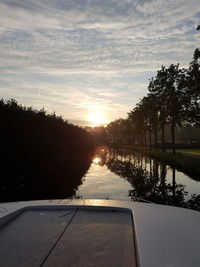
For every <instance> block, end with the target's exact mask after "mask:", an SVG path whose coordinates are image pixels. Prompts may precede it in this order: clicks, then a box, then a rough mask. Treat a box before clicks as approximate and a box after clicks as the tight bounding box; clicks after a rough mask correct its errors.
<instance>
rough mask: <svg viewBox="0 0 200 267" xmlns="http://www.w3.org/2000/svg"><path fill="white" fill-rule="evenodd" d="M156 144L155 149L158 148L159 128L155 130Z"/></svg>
mask: <svg viewBox="0 0 200 267" xmlns="http://www.w3.org/2000/svg"><path fill="white" fill-rule="evenodd" d="M154 145H155V149H156V150H157V149H158V133H157V129H156V130H154Z"/></svg>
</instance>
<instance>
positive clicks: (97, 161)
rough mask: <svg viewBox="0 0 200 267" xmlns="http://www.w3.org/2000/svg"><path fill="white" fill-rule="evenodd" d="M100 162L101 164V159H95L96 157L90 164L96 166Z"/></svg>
mask: <svg viewBox="0 0 200 267" xmlns="http://www.w3.org/2000/svg"><path fill="white" fill-rule="evenodd" d="M100 162H101V158H97V157H96V158H94V159H93V162H92V163H93V164H96V165H98V164H99V163H100Z"/></svg>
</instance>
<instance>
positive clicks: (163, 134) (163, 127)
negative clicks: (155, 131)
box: [162, 123, 166, 152]
mask: <svg viewBox="0 0 200 267" xmlns="http://www.w3.org/2000/svg"><path fill="white" fill-rule="evenodd" d="M162 151H163V152H166V149H165V124H164V123H162Z"/></svg>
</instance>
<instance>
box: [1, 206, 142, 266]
mask: <svg viewBox="0 0 200 267" xmlns="http://www.w3.org/2000/svg"><path fill="white" fill-rule="evenodd" d="M133 233H134V231H133V221H132V214H131V213H130V212H128V211H127V210H126V209H124V210H123V209H119V210H117V209H109V208H107V209H106V208H105V209H96V208H95V207H94V208H93V209H87V208H85V209H83V208H82V209H79V208H77V207H76V208H72V207H71V208H58V207H54V208H48V207H46V208H45V207H43V208H42V207H38V208H33V207H32V208H31V207H29V208H26V209H22V210H21V211H19V212H18V213H17V214H14V215H13V217H10V218H9V220H8V221H7V222H6V221H5V222H4V224H3V225H1V228H0V247H1V249H0V259H1V265H2V266H4V267H7V266H9V267H11V266H15V267H18V266H20V267H22V266H26V267H27V266H29V267H38V266H46V267H47V266H48V267H50V266H59V267H62V266H76V267H78V266H95V267H96V266H97V267H98V266H104V267H106V266H109V267H110V266H126V267H129V266H132V267H135V266H137V265H136V253H135V251H136V249H135V245H134V244H135V242H134V234H133ZM11 255H12V256H11Z"/></svg>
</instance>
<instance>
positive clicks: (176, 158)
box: [115, 146, 200, 181]
mask: <svg viewBox="0 0 200 267" xmlns="http://www.w3.org/2000/svg"><path fill="white" fill-rule="evenodd" d="M115 148H124V149H129V150H132V151H136V152H139V153H141V154H145V155H147V156H150V157H152V158H155V159H157V160H161V161H164V162H165V163H166V164H168V165H169V166H171V167H174V168H176V169H178V170H179V171H182V172H184V173H185V174H187V175H189V176H192V178H193V179H195V180H197V181H200V157H198V156H196V157H193V156H191V155H190V154H181V153H180V152H178V153H177V154H176V155H173V154H172V153H171V152H162V151H160V150H148V149H141V148H139V147H127V146H120V147H119V146H118V147H115Z"/></svg>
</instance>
